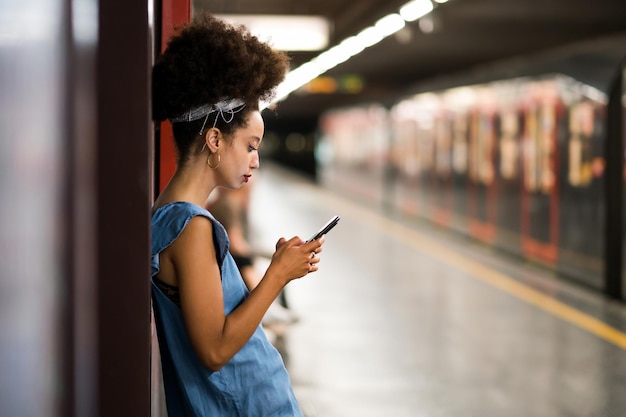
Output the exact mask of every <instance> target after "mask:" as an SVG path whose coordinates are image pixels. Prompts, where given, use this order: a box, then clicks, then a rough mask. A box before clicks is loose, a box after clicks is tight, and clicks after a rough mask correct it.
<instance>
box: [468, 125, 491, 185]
mask: <svg viewBox="0 0 626 417" xmlns="http://www.w3.org/2000/svg"><path fill="white" fill-rule="evenodd" d="M470 132H471V140H470V144H471V147H472V151H471V152H472V153H471V161H472V163H471V165H470V177H471V178H472V180H474V181H476V182H478V183H481V184H484V185H489V184H491V183H493V180H494V169H493V136H494V129H493V117H492V116H491V115H489V114H482V113H475V114H473V115H472V117H471V130H470Z"/></svg>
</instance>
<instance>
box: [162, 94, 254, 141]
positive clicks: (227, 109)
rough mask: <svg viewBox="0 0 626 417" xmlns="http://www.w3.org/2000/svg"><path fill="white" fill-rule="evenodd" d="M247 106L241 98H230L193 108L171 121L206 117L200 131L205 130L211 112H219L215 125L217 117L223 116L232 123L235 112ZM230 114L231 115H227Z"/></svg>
mask: <svg viewBox="0 0 626 417" xmlns="http://www.w3.org/2000/svg"><path fill="white" fill-rule="evenodd" d="M244 107H246V102H245V101H243V100H241V99H239V98H230V99H224V100H221V101H218V102H217V103H215V104H205V105H202V106H199V107H196V108H193V109H191V110H189V111H187V112H185V113H183V114H181V115H180V116H178V117H174V118H172V119H170V123H172V124H174V123H180V122H193V121H194V120H198V119H201V118H203V117H204V123H203V124H202V128H200V133H199V134H202V131H203V130H204V126H205V125H206V122H207V120H208V118H209V115H210V114H211V113H215V112H217V115H215V121H214V122H213V127H215V125H216V124H217V118H218V117H220V116H221V117H222V120H224V122H225V123H230V122H232V121H233V118H234V117H235V113H238V112H240V111H241V110H243V108H244ZM226 115H229V116H230V117H227V116H226Z"/></svg>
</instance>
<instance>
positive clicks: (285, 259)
mask: <svg viewBox="0 0 626 417" xmlns="http://www.w3.org/2000/svg"><path fill="white" fill-rule="evenodd" d="M323 244H324V238H323V237H322V238H320V239H317V240H314V241H312V242H309V243H305V242H304V241H303V240H302V239H300V238H299V237H297V236H296V237H292V238H291V239H289V240H286V239H285V238H280V239H279V240H278V242H277V243H276V252H274V255H273V256H272V262H271V263H270V266H269V267H268V273H269V272H270V271H271V275H274V276H277V277H281V278H282V279H283V280H284V284H285V285H286V284H287V283H288V282H289V281H291V280H293V279H296V278H301V277H303V276H305V275H306V274H308V273H310V272H315V271H317V270H318V266H317V264H318V262H319V261H320V258H319V256H318V254H319V253H320V252H321V251H322V245H323Z"/></svg>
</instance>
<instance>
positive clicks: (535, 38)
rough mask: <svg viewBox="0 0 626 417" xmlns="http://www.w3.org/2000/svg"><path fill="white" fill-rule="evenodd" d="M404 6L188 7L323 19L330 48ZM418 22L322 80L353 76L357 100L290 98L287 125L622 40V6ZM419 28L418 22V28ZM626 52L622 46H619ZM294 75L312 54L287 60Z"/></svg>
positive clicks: (592, 0) (197, 1)
mask: <svg viewBox="0 0 626 417" xmlns="http://www.w3.org/2000/svg"><path fill="white" fill-rule="evenodd" d="M406 2H407V0H385V1H381V0H194V10H199V9H203V10H209V11H211V12H213V13H215V14H219V13H228V14H236V13H245V14H254V13H267V14H305V15H306V14H311V15H321V16H324V17H326V18H328V19H329V21H330V22H331V27H332V33H331V35H330V39H331V40H330V44H331V46H332V45H334V44H337V43H339V42H341V41H342V40H343V39H345V38H347V37H349V36H352V35H355V34H357V33H358V32H360V31H361V30H362V29H364V28H366V27H368V26H370V25H372V24H373V23H375V22H376V20H378V19H379V18H380V17H382V16H384V15H386V14H388V13H393V12H397V11H398V10H399V8H400V6H402V5H403V4H405V3H406ZM430 19H431V20H432V23H433V27H434V30H433V32H432V33H428V34H426V33H424V32H422V31H421V30H420V23H419V21H416V22H412V23H409V24H407V26H406V27H405V28H404V29H403V30H402V31H401V32H399V33H397V34H396V35H393V36H391V37H389V38H387V39H385V40H383V41H382V42H380V43H379V44H377V45H375V46H373V47H371V48H368V49H366V50H365V51H364V52H362V53H361V54H359V55H357V56H355V57H353V58H352V59H350V60H348V61H346V62H345V63H343V64H341V65H339V66H337V67H335V68H334V69H332V70H331V71H330V72H328V73H327V74H326V75H329V76H333V77H336V78H341V77H343V76H346V75H352V74H356V75H358V76H360V77H361V78H362V80H363V81H364V88H363V90H362V91H361V92H360V93H358V94H347V93H334V94H295V93H294V94H292V95H291V96H290V97H288V98H287V99H286V100H284V101H283V102H282V103H281V104H280V106H279V108H278V116H279V118H280V119H281V120H283V121H285V122H289V121H296V120H313V119H316V118H317V116H318V115H319V114H320V113H322V112H323V111H325V110H327V109H329V108H333V107H339V106H343V105H350V104H354V103H360V102H366V101H372V100H381V101H382V102H385V100H390V98H394V97H398V96H399V95H401V94H402V93H405V92H407V91H408V90H409V89H410V88H411V86H413V85H416V84H418V83H420V82H424V81H425V80H429V79H433V78H435V77H441V76H445V75H446V74H454V73H459V72H463V71H466V70H469V69H471V68H475V67H477V66H481V65H485V64H489V63H492V62H494V61H501V60H504V59H512V58H516V57H520V56H524V55H528V54H531V53H536V52H541V51H546V50H550V49H552V48H555V47H559V46H562V45H567V44H571V43H573V42H578V41H583V40H589V39H594V38H596V37H601V36H606V35H611V34H617V33H623V32H626V0H450V1H449V2H447V3H444V4H440V5H438V6H437V7H436V8H435V10H434V11H433V12H432V13H431V15H430ZM422 23H424V22H422ZM624 50H625V52H626V45H625V46H624ZM289 54H290V56H291V57H292V65H293V67H296V66H298V65H300V64H301V63H304V62H306V61H308V60H310V59H311V58H313V57H315V56H316V55H317V54H318V53H301V52H299V53H296V52H290V53H289Z"/></svg>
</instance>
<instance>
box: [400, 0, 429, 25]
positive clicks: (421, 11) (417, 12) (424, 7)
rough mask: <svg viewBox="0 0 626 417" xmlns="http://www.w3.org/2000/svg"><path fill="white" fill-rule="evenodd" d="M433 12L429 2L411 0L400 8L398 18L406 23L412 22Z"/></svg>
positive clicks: (426, 0)
mask: <svg viewBox="0 0 626 417" xmlns="http://www.w3.org/2000/svg"><path fill="white" fill-rule="evenodd" d="M432 11H433V4H432V3H431V1H430V0H413V1H411V2H408V3H407V4H405V5H404V6H402V7H401V8H400V16H402V18H403V19H404V20H406V21H407V22H413V21H415V20H417V19H419V18H420V17H422V16H426V15H427V14H428V13H430V12H432Z"/></svg>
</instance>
